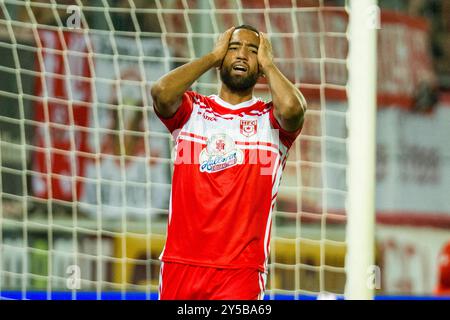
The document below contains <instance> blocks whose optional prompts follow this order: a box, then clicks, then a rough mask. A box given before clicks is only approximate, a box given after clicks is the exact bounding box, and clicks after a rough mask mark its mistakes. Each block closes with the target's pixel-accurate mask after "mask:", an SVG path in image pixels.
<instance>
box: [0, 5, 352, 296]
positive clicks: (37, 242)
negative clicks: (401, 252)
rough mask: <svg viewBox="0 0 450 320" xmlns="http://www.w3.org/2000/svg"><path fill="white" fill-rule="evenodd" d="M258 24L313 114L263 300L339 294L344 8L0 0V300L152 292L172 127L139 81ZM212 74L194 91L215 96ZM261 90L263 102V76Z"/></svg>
mask: <svg viewBox="0 0 450 320" xmlns="http://www.w3.org/2000/svg"><path fill="white" fill-rule="evenodd" d="M243 23H245V24H251V25H254V26H255V27H256V28H258V29H259V30H260V31H263V32H266V33H267V34H268V35H269V37H270V40H271V41H272V44H273V49H274V55H275V62H276V64H277V65H278V67H279V68H280V69H281V71H282V72H283V73H284V74H285V75H286V76H287V77H288V78H289V79H290V80H291V81H292V82H294V83H295V84H296V85H297V86H298V87H299V88H300V89H301V90H302V92H303V93H304V95H305V97H306V99H307V101H308V107H309V110H308V112H307V115H306V120H305V126H304V128H303V131H302V133H301V135H300V137H299V138H298V139H297V141H296V142H295V144H294V145H293V146H292V149H291V151H290V156H289V158H288V161H287V164H286V168H285V171H284V173H283V178H282V182H281V186H280V191H279V194H278V200H277V204H276V207H275V208H276V210H275V212H274V214H273V227H272V241H271V252H270V261H269V275H268V281H267V291H266V297H267V298H269V299H300V298H302V297H309V296H315V295H318V294H324V293H333V294H336V295H342V294H343V293H344V286H345V281H346V276H345V263H344V262H345V252H346V243H345V220H346V218H345V199H346V197H347V192H346V169H347V151H346V143H347V139H346V138H347V127H346V122H345V121H346V114H347V98H346V87H347V56H348V37H347V25H348V8H347V6H346V4H345V3H344V1H326V0H298V1H296V0H264V1H256V0H231V1H228V0H209V1H207V0H205V1H203V0H134V1H133V0H92V1H88V0H86V1H84V0H83V1H81V0H77V1H75V0H73V1H69V0H64V1H63V0H47V1H19V0H2V1H1V2H0V57H1V58H0V178H1V179H0V299H1V298H4V299H58V298H69V299H70V298H72V299H115V298H117V299H131V298H142V299H156V298H157V288H158V279H159V267H160V262H159V260H158V257H159V255H160V253H161V250H162V248H163V245H164V241H165V231H166V223H167V211H168V203H169V195H170V183H171V174H172V163H171V159H170V156H171V149H172V146H173V142H172V137H171V136H170V134H169V133H168V132H167V131H166V130H165V128H164V127H163V125H162V123H161V122H160V121H159V120H158V119H157V118H156V117H155V114H154V112H153V108H152V101H151V97H150V95H149V85H150V84H152V83H153V81H155V80H157V79H158V78H159V77H160V76H161V75H163V74H165V73H166V72H168V71H169V70H171V69H173V68H175V67H177V66H179V65H181V64H183V63H186V62H188V61H190V60H191V59H193V58H195V57H199V56H201V55H203V54H205V53H207V52H208V51H209V50H211V48H212V47H213V44H214V40H215V38H216V37H217V35H218V34H220V33H221V32H223V31H224V30H226V29H227V28H228V27H230V26H233V25H240V24H243ZM218 79H219V78H218V74H217V71H216V70H212V71H210V72H208V73H207V74H205V75H204V76H202V77H201V78H200V79H199V81H197V82H196V83H195V85H194V87H193V89H194V90H197V91H198V92H200V93H202V94H212V93H216V92H217V89H218ZM256 95H259V96H261V97H263V98H264V99H270V96H269V92H268V90H267V85H266V84H265V83H264V82H263V81H260V82H259V84H258V85H257V92H256Z"/></svg>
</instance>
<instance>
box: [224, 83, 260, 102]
mask: <svg viewBox="0 0 450 320" xmlns="http://www.w3.org/2000/svg"><path fill="white" fill-rule="evenodd" d="M219 97H220V99H222V100H223V101H226V102H228V103H229V104H232V105H236V104H239V103H241V102H245V101H248V100H251V99H252V98H253V88H250V89H248V90H246V91H231V90H230V89H229V88H228V87H227V86H226V85H224V84H222V86H221V87H220V92H219Z"/></svg>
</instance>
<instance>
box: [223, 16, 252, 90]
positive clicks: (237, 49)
mask: <svg viewBox="0 0 450 320" xmlns="http://www.w3.org/2000/svg"><path fill="white" fill-rule="evenodd" d="M258 48H259V32H258V30H257V29H256V28H254V27H253V26H250V25H246V24H244V25H240V26H238V27H236V28H235V29H234V31H233V34H232V35H231V38H230V43H229V45H228V51H227V54H226V55H225V57H224V59H223V62H222V66H221V68H220V78H221V80H222V82H223V83H224V84H225V85H226V86H227V87H228V88H229V89H230V90H231V91H236V92H243V91H247V90H249V89H251V88H253V87H254V86H255V84H256V82H257V81H258V78H259V76H260V72H259V67H258Z"/></svg>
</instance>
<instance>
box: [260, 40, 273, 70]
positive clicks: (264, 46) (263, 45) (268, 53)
mask: <svg viewBox="0 0 450 320" xmlns="http://www.w3.org/2000/svg"><path fill="white" fill-rule="evenodd" d="M258 64H259V68H260V70H261V72H263V73H264V69H266V68H267V67H269V66H271V65H272V64H273V52H272V44H271V43H270V41H269V38H267V35H266V34H265V33H262V32H260V33H259V48H258Z"/></svg>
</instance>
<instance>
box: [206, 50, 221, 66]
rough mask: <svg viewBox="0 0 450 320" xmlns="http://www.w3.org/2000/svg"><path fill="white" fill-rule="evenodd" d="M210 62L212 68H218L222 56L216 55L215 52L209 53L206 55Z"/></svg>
mask: <svg viewBox="0 0 450 320" xmlns="http://www.w3.org/2000/svg"><path fill="white" fill-rule="evenodd" d="M206 56H207V57H208V59H209V61H210V62H211V64H212V66H213V67H219V66H220V63H221V62H222V59H223V56H222V55H220V54H218V53H217V52H214V51H212V52H210V53H208V54H207V55H206Z"/></svg>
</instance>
